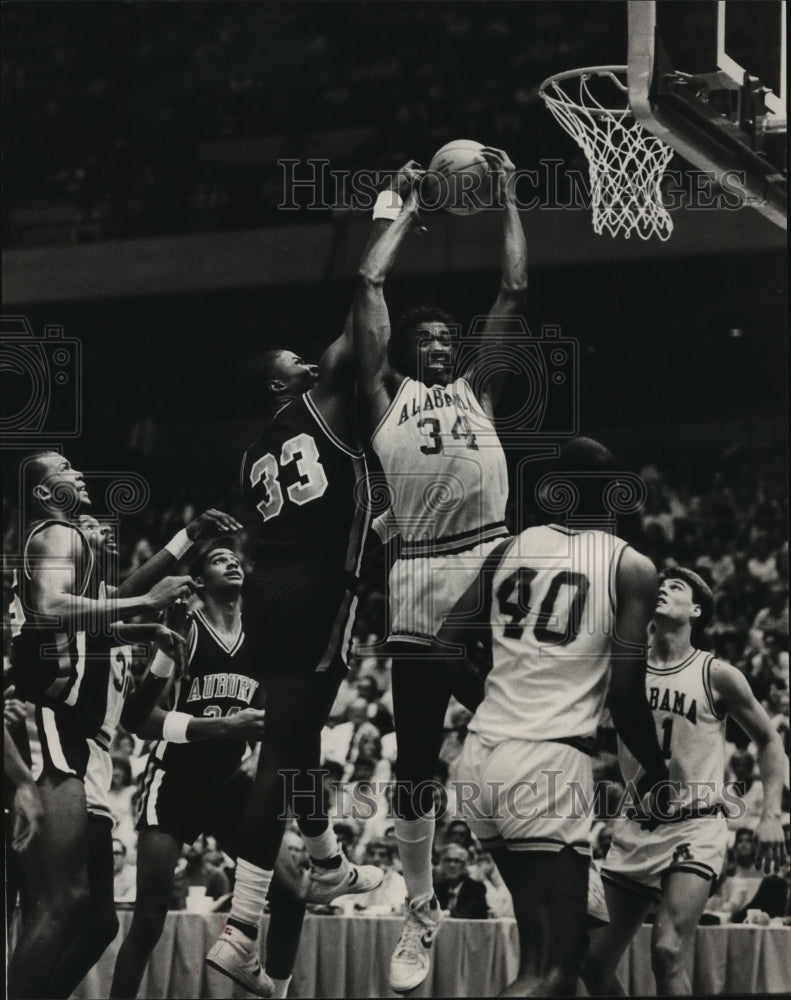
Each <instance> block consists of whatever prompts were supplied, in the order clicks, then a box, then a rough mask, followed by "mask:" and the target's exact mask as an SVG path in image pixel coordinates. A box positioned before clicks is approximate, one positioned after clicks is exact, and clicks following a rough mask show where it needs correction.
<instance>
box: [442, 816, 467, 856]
mask: <svg viewBox="0 0 791 1000" xmlns="http://www.w3.org/2000/svg"><path fill="white" fill-rule="evenodd" d="M443 840H444V846H445V847H447V846H448V845H449V844H458V845H459V846H460V847H463V848H464V849H465V851H469V850H470V848H471V847H472V846H473V845H472V833H471V832H470V828H469V826H467V824H466V823H465V822H464V820H463V819H453V820H451V821H450V822H449V823H448V825H447V826H446V827H445V836H444V838H443Z"/></svg>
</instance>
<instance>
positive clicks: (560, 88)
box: [538, 66, 673, 240]
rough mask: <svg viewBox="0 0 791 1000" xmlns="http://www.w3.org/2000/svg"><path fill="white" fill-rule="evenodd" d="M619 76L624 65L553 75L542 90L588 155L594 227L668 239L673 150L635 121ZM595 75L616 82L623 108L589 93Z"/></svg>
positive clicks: (600, 230) (670, 230)
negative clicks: (665, 196)
mask: <svg viewBox="0 0 791 1000" xmlns="http://www.w3.org/2000/svg"><path fill="white" fill-rule="evenodd" d="M619 75H620V76H621V77H624V78H625V77H626V67H625V66H595V67H591V68H589V69H575V70H571V71H569V72H568V73H556V74H555V75H554V76H550V77H549V78H548V79H547V80H544V82H543V83H542V84H541V86H540V87H539V89H538V92H539V94H540V95H541V97H542V98H543V100H544V103H545V104H546V106H547V107H548V108H549V110H550V111H551V112H552V114H553V115H554V116H555V118H556V119H557V121H558V122H559V123H560V124H561V125H562V126H563V128H564V129H565V130H566V131H567V132H568V133H569V135H570V136H572V138H573V139H574V140H575V141H576V143H577V145H578V146H579V147H580V148H581V149H582V150H583V151H584V153H585V156H586V157H587V159H588V174H589V177H590V186H591V207H592V209H593V229H594V231H595V232H596V233H598V234H599V235H601V233H602V232H604V230H605V229H606V230H607V232H608V233H610V235H612V236H618V235H623V236H625V237H626V238H627V239H629V237H630V236H631V234H632V233H633V232H634V233H637V235H638V236H639V237H640V239H642V240H647V239H649V238H650V237H651V236H653V235H657V236H658V237H659V238H660V240H667V239H669V238H670V234H671V233H672V232H673V220H672V219H671V218H670V215H669V214H668V211H667V209H666V208H665V207H664V205H663V204H662V189H661V181H662V175H663V174H664V172H665V168H666V167H667V165H668V163H669V162H670V158H671V157H672V155H673V150H672V149H671V148H670V146H667V145H665V143H664V142H662V141H661V140H660V139H658V138H657V137H656V136H655V135H651V133H650V132H647V131H646V130H645V129H644V128H643V127H642V125H640V123H639V122H638V121H636V119H635V117H634V115H633V114H632V111H631V109H630V107H629V101H628V88H627V86H626V84H625V83H624V82H623V81H622V80H621V79H619ZM593 79H597V80H601V79H604V80H605V81H606V82H607V83H608V84H609V83H612V84H614V85H615V93H616V94H617V95H623V97H624V98H625V100H624V103H625V107H623V108H607V107H605V106H604V105H603V104H602V103H601V101H600V100H599V99H598V98H597V97H596V96H595V95H594V94H593V93H592V92H591V81H592V80H593ZM608 89H612V88H609V87H608Z"/></svg>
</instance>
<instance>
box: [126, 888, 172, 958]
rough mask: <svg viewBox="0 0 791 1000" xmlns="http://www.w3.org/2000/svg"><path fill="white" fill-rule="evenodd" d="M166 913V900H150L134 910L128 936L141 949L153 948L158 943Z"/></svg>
mask: <svg viewBox="0 0 791 1000" xmlns="http://www.w3.org/2000/svg"><path fill="white" fill-rule="evenodd" d="M167 912H168V900H166V899H151V900H148V901H146V902H145V903H144V904H143V905H142V906H141V905H139V904H138V907H137V908H136V909H135V915H134V919H133V920H132V927H131V929H130V935H131V936H132V937H133V938H134V940H135V944H136V945H137V946H138V947H141V948H153V947H154V945H155V944H156V943H157V941H159V938H160V935H161V934H162V928H163V927H164V926H165V918H166V917H167Z"/></svg>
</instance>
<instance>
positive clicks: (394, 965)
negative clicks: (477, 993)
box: [390, 894, 442, 993]
mask: <svg viewBox="0 0 791 1000" xmlns="http://www.w3.org/2000/svg"><path fill="white" fill-rule="evenodd" d="M441 919H442V910H440V908H439V903H438V902H437V897H436V896H434V895H433V894H432V895H431V896H418V897H417V898H416V899H413V900H412V902H411V903H410V904H409V908H408V910H407V915H406V921H405V923H404V929H403V930H402V931H401V937H400V938H399V939H398V944H397V945H396V948H395V951H394V952H393V957H392V958H391V959H390V988H391V989H392V990H393V991H394V992H395V993H408V992H409V991H410V990H413V989H415V987H416V986H420V984H421V983H422V982H423V980H424V979H425V978H426V976H427V975H428V970H429V966H430V965H431V958H430V954H429V953H430V952H431V946H432V945H433V944H434V938H435V936H436V934H437V930H438V929H439V924H440V920H441Z"/></svg>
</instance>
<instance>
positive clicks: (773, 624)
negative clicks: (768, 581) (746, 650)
mask: <svg viewBox="0 0 791 1000" xmlns="http://www.w3.org/2000/svg"><path fill="white" fill-rule="evenodd" d="M752 628H753V632H756V633H759V635H758V636H757V637H756V638H757V640H758V642H760V640H761V639H762V638H764V637H765V636H766V635H767V634H769V633H771V634H772V635H774V636H776V638H777V641H778V643H779V645H780V646H781V647H786V648H787V647H788V588H787V587H786V585H785V584H784V583H780V582H779V581H778V582H777V583H773V584H772V585H771V586H770V587H769V593H768V596H767V603H766V606H765V607H763V608H761V610H760V611H759V612H758V614H757V615H756V616H755V619H754V620H753V625H752Z"/></svg>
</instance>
